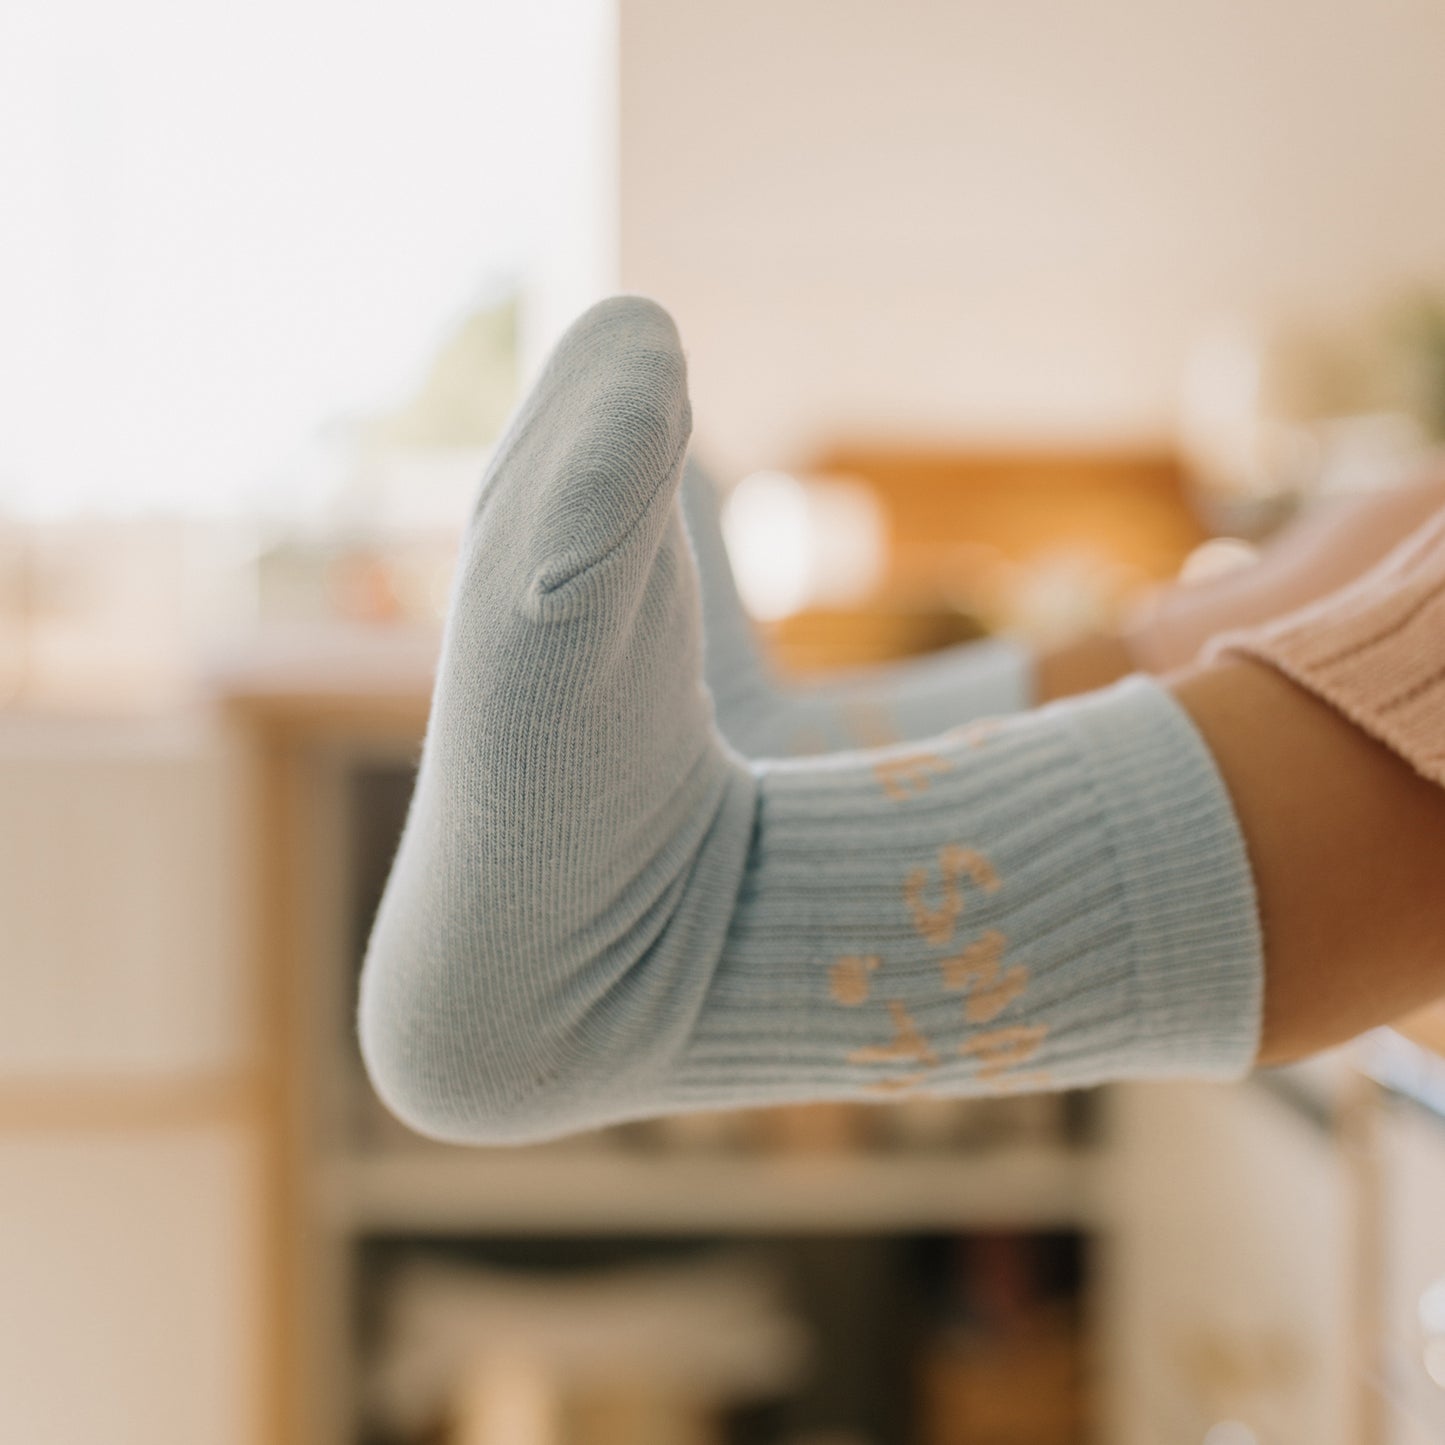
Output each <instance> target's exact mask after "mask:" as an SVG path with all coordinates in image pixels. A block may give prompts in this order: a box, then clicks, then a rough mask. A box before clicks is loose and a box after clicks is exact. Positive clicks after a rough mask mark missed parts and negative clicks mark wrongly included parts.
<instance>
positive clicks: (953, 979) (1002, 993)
mask: <svg viewBox="0 0 1445 1445" xmlns="http://www.w3.org/2000/svg"><path fill="white" fill-rule="evenodd" d="M1007 943H1008V940H1007V939H1006V938H1005V937H1004V936H1003V934H1001V933H1000V932H999V931H998V930H997V929H991V930H990V931H989V932H988V933H985V934H984V935H983V937H982V938H980V939H977V940H976V941H975V942H973V943H971V944H969V946H968V947H967V948H965V949H964V951H963V952H962V953H960V954H959V955H958V956H957V957H955V958H945V959H944V960H943V961H942V963H941V964H940V965H939V967H940V969H941V970H942V972H943V986H944V987H945V988H947V989H953V990H967V992H968V998H967V1000H966V1001H965V1003H964V1006H963V1016H964V1017H965V1018H966V1019H967V1020H968V1021H969V1023H972V1024H986V1023H991V1022H992V1021H993V1020H994V1019H996V1018H997V1017H998V1016H999V1015H1000V1014H1001V1013H1002V1012H1003V1011H1004V1010H1005V1009H1006V1008H1007V1007H1008V1006H1009V1005H1010V1004H1011V1003H1013V1001H1014V1000H1015V999H1017V998H1018V997H1019V996H1020V995H1021V994H1023V993H1024V992H1025V991H1026V990H1027V988H1028V985H1029V971H1028V969H1027V968H1025V967H1024V966H1023V964H1020V963H1016V964H1013V965H1012V966H1011V967H1009V968H1007V969H1004V970H1003V971H1002V972H1000V970H999V964H1000V963H1001V962H1002V960H1003V951H1004V948H1005V947H1006V945H1007Z"/></svg>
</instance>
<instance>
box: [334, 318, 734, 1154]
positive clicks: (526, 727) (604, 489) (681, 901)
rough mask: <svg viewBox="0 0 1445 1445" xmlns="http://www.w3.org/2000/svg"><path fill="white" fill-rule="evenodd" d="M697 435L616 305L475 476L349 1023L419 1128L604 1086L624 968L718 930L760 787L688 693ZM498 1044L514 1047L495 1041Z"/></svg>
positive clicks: (624, 1002) (693, 630)
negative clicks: (422, 984) (419, 984)
mask: <svg viewBox="0 0 1445 1445" xmlns="http://www.w3.org/2000/svg"><path fill="white" fill-rule="evenodd" d="M690 425H691V414H690V409H689V403H688V397H687V389H686V380H685V366H684V360H683V355H682V351H681V349H680V346H679V343H678V337H677V333H676V330H675V329H674V327H673V324H672V321H671V319H670V318H669V317H668V316H667V314H666V313H665V312H664V311H663V310H662V309H661V308H660V307H658V306H656V305H654V304H653V303H651V302H648V301H645V300H641V299H637V298H618V299H615V300H612V301H608V302H605V303H603V304H602V305H600V306H597V307H595V308H594V309H593V310H591V311H590V312H588V313H587V314H586V315H585V316H583V317H582V319H581V320H580V321H578V322H577V323H576V324H575V325H574V326H573V327H572V328H571V330H570V331H569V332H568V333H567V335H566V336H565V337H564V339H563V340H562V342H561V343H560V345H559V346H558V348H557V350H556V352H555V353H554V355H553V356H552V358H551V360H550V362H549V364H548V365H547V367H546V370H545V371H544V373H543V375H542V377H541V378H540V380H539V381H538V382H537V385H536V387H535V389H534V391H533V392H532V394H531V396H530V398H529V399H528V401H527V403H526V404H525V406H524V408H523V409H522V411H521V412H520V413H519V415H518V416H517V418H516V419H515V421H514V422H513V424H512V426H511V427H510V429H509V431H508V433H507V435H506V436H505V437H504V439H503V440H502V442H501V443H500V445H499V446H498V449H497V452H496V455H495V458H494V460H493V461H492V464H491V466H490V468H489V471H488V475H487V477H486V479H485V481H484V482H483V486H482V491H481V495H480V498H479V501H478V504H477V507H476V510H475V514H474V516H473V518H472V522H471V525H470V528H469V529H468V532H467V535H466V537H465V540H464V543H463V547H462V553H461V557H460V561H459V569H458V575H457V580H456V584H455V589H454V596H453V603H452V608H451V612H450V616H449V619H448V625H447V632H446V637H445V641H444V644H443V650H442V658H441V664H440V671H439V676H438V680H437V685H436V692H435V697H434V701H433V711H432V718H431V723H430V726H429V730H428V738H427V744H426V748H425V752H424V756H423V759H422V764H421V769H420V773H419V777H418V780H417V788H416V795H415V799H414V802H413V806H412V810H411V815H410V818H409V821H408V826H407V829H406V835H405V838H404V841H403V843H402V846H401V849H400V853H399V855H398V857H397V860H396V863H395V867H394V870H393V876H392V879H391V882H390V885H389V888H388V891H387V895H386V899H385V903H384V906H383V908H382V911H381V915H380V918H379V920H378V923H377V927H376V934H375V941H374V943H373V947H372V955H373V958H381V959H384V960H385V966H377V967H373V968H371V969H370V970H369V972H368V975H367V979H366V988H365V993H364V998H363V1004H362V1038H363V1044H364V1046H365V1048H366V1052H367V1057H368V1059H369V1061H371V1063H372V1067H373V1072H374V1073H375V1074H376V1075H377V1076H378V1077H380V1078H382V1079H385V1080H387V1081H389V1083H390V1085H391V1090H392V1092H393V1093H394V1094H396V1095H397V1097H395V1098H394V1099H393V1102H394V1104H395V1105H396V1107H397V1108H398V1109H399V1111H400V1112H402V1113H403V1114H421V1115H423V1116H425V1117H426V1118H428V1119H429V1120H431V1122H432V1126H433V1128H434V1129H436V1130H440V1131H442V1132H447V1131H451V1130H454V1129H460V1130H462V1131H463V1132H473V1133H474V1132H476V1131H477V1130H478V1129H482V1130H485V1129H486V1127H487V1125H486V1120H485V1118H479V1113H482V1114H485V1113H494V1114H495V1115H496V1117H497V1119H498V1121H499V1122H498V1125H497V1127H498V1128H505V1129H520V1130H523V1131H526V1130H527V1129H528V1128H529V1127H530V1126H531V1125H532V1124H533V1110H534V1109H538V1110H542V1111H543V1112H544V1113H545V1112H546V1109H547V1104H546V1100H547V1096H548V1093H549V1089H550V1088H551V1086H552V1085H553V1084H555V1082H556V1081H557V1080H558V1079H559V1078H560V1077H562V1076H563V1075H564V1074H565V1075H566V1076H567V1077H569V1078H570V1077H575V1074H576V1070H577V1067H578V1066H579V1065H582V1066H584V1067H585V1064H586V1060H587V1059H588V1057H589V1056H590V1055H593V1054H596V1055H597V1056H599V1057H605V1058H607V1059H608V1061H609V1062H608V1067H609V1069H611V1068H612V1067H613V1065H612V1056H611V1054H610V1052H609V1051H610V1049H611V1040H612V1038H613V1036H614V1034H615V1032H616V1027H617V1025H618V1023H619V1021H625V1020H627V1019H629V1018H630V1017H632V1016H635V1015H636V1014H637V1013H638V1012H641V1013H642V1014H644V1015H646V1016H649V1017H651V1016H655V1015H656V1014H657V1012H658V1011H659V1010H662V1011H664V1012H665V1011H666V999H667V995H668V992H669V990H670V989H671V988H672V987H673V982H672V981H671V980H670V979H669V976H668V971H667V970H666V969H664V968H654V969H650V970H644V969H638V968H636V967H635V965H636V963H637V960H638V958H639V955H640V954H643V953H646V952H647V951H648V950H652V951H654V952H655V953H656V954H657V955H658V956H660V957H661V956H665V957H667V958H674V957H676V958H686V957H687V956H689V954H690V952H691V951H693V950H694V949H696V950H699V951H704V952H705V951H706V950H707V949H709V948H711V949H713V950H715V949H716V947H717V943H718V941H719V939H720V937H721V933H722V931H723V929H724V928H725V926H726V922H727V919H728V915H729V914H730V912H731V909H732V901H733V895H734V893H735V892H736V888H737V883H738V880H739V878H740V877H741V873H742V866H743V858H744V854H745V852H746V848H747V842H748V826H749V821H750V819H751V813H752V807H753V781H752V779H751V777H750V775H749V774H748V773H747V771H746V770H745V769H744V768H743V767H742V766H741V764H740V763H739V762H738V760H737V759H736V758H735V757H732V756H731V755H729V754H727V753H726V752H725V750H724V748H723V746H722V745H721V743H720V741H719V740H718V738H717V737H716V734H715V733H714V732H713V729H712V725H711V703H710V700H709V698H708V695H707V692H706V690H705V688H704V687H703V686H702V682H701V658H700V638H701V624H700V621H699V616H698V601H697V590H696V577H695V572H694V568H693V563H692V559H691V556H690V553H689V550H688V544H687V541H686V538H685V535H684V532H683V528H682V523H681V518H680V515H679V511H678V508H677V504H676V498H675V491H676V486H677V482H678V477H679V474H680V471H681V468H682V465H683V458H684V454H685V450H686V446H687V441H688V434H689V430H690ZM738 819H741V820H743V825H742V826H741V827H738V826H736V825H735V826H733V827H731V828H728V827H724V826H721V824H723V823H724V822H726V821H727V820H734V822H736V820H738ZM419 975H425V976H426V977H427V979H428V980H429V982H428V985H427V987H426V988H425V989H420V990H419V989H417V988H416V987H414V986H413V985H414V983H415V980H416V978H417V977H418V976H419ZM641 995H645V996H646V997H640V996H641ZM452 1020H456V1021H457V1022H458V1024H459V1027H457V1028H452V1027H450V1026H449V1025H450V1022H451V1021H452ZM467 1020H481V1021H485V1023H486V1029H485V1030H483V1031H481V1032H478V1031H477V1030H476V1029H474V1028H470V1027H468V1026H467V1024H466V1021H467ZM497 1028H503V1029H505V1030H510V1031H511V1033H512V1035H513V1037H514V1038H515V1039H517V1040H518V1041H519V1043H520V1042H523V1041H524V1043H525V1046H524V1047H519V1048H516V1049H514V1050H512V1051H510V1052H504V1051H502V1050H500V1049H497V1048H495V1047H488V1043H487V1038H486V1035H487V1034H488V1033H489V1032H490V1031H491V1030H495V1029H497ZM663 1034H664V1036H662V1037H659V1038H658V1039H656V1040H655V1043H656V1045H657V1047H660V1048H661V1047H666V1046H667V1043H668V1040H667V1039H666V1037H665V1031H663ZM635 1043H636V1041H634V1040H632V1039H630V1038H629V1043H628V1047H629V1048H630V1049H632V1048H634V1045H635ZM646 1052H647V1050H646V1047H645V1044H644V1045H642V1046H639V1047H636V1048H635V1052H634V1055H633V1057H631V1058H629V1059H627V1060H624V1061H622V1064H621V1067H622V1068H623V1069H624V1070H625V1069H626V1068H629V1067H633V1068H644V1067H645V1066H646V1064H647V1060H646V1057H645V1054H646Z"/></svg>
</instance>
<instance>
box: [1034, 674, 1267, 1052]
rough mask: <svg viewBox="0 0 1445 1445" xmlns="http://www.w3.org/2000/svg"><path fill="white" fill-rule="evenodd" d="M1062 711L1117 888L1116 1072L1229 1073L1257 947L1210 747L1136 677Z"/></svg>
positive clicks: (1242, 865) (1252, 1037) (1258, 987)
mask: <svg viewBox="0 0 1445 1445" xmlns="http://www.w3.org/2000/svg"><path fill="white" fill-rule="evenodd" d="M1057 712H1058V716H1059V718H1060V720H1061V721H1063V720H1067V723H1066V725H1067V726H1069V727H1070V728H1071V729H1072V731H1073V732H1074V734H1075V737H1076V740H1077V743H1078V746H1079V749H1080V753H1081V755H1082V757H1083V760H1084V763H1085V775H1086V776H1087V777H1088V778H1089V780H1090V785H1091V786H1092V787H1093V788H1094V789H1095V790H1096V792H1097V794H1098V804H1099V814H1100V816H1101V817H1102V819H1103V820H1104V828H1105V840H1104V845H1105V846H1107V847H1108V848H1110V849H1111V850H1112V852H1113V855H1114V858H1115V861H1116V863H1117V868H1118V877H1119V882H1120V887H1121V889H1122V893H1123V900H1122V901H1123V912H1124V916H1125V918H1126V920H1127V923H1128V940H1129V942H1128V946H1129V948H1130V951H1131V954H1132V957H1131V960H1130V977H1131V980H1132V984H1131V987H1132V992H1133V999H1132V1009H1131V1012H1132V1015H1133V1018H1134V1023H1135V1035H1134V1041H1133V1043H1132V1044H1131V1045H1130V1046H1129V1048H1128V1049H1127V1050H1126V1051H1125V1055H1126V1057H1125V1058H1124V1059H1123V1060H1122V1061H1121V1062H1122V1064H1123V1066H1124V1067H1123V1070H1121V1071H1127V1072H1129V1073H1138V1074H1140V1075H1147V1076H1151V1077H1159V1076H1169V1075H1179V1076H1187V1077H1192V1078H1199V1077H1205V1078H1220V1079H1231V1078H1238V1077H1240V1076H1241V1075H1243V1074H1245V1073H1247V1072H1248V1070H1249V1068H1250V1066H1251V1064H1252V1063H1253V1060H1254V1058H1255V1055H1256V1053H1257V1052H1258V1046H1259V1034H1260V1025H1261V1015H1262V1004H1263V971H1264V969H1263V954H1264V950H1263V941H1262V936H1261V929H1260V923H1259V908H1258V901H1257V897H1256V893H1255V887H1254V876H1253V872H1252V870H1251V868H1250V864H1249V858H1248V855H1247V852H1246V849H1245V843H1244V837H1243V834H1242V833H1241V831H1240V827H1239V822H1238V819H1237V817H1236V815H1235V811H1234V805H1233V803H1232V801H1231V799H1230V797H1229V793H1228V790H1227V789H1226V787H1225V784H1224V780H1223V778H1222V777H1221V776H1220V773H1219V769H1218V767H1217V766H1216V765H1215V762H1214V758H1213V755H1212V754H1211V753H1210V751H1209V749H1208V747H1207V745H1206V744H1205V742H1204V739H1203V738H1202V737H1201V736H1200V734H1199V731H1198V729H1197V728H1196V727H1195V726H1194V724H1193V722H1192V720H1191V719H1190V718H1189V716H1188V714H1187V713H1185V711H1184V709H1183V708H1182V707H1180V706H1179V704H1178V703H1177V702H1176V701H1175V700H1174V698H1173V697H1172V696H1171V695H1170V694H1169V692H1167V691H1166V690H1165V689H1164V688H1162V687H1160V686H1159V685H1158V684H1157V683H1154V682H1152V681H1149V680H1147V679H1145V678H1141V677H1135V678H1129V679H1126V680H1125V681H1124V682H1121V683H1118V684H1116V685H1115V686H1114V687H1111V688H1109V689H1107V690H1105V691H1103V692H1101V693H1099V694H1096V695H1094V696H1092V697H1089V698H1085V699H1081V700H1076V701H1074V702H1073V703H1071V704H1069V705H1068V706H1067V707H1059V708H1058V709H1057Z"/></svg>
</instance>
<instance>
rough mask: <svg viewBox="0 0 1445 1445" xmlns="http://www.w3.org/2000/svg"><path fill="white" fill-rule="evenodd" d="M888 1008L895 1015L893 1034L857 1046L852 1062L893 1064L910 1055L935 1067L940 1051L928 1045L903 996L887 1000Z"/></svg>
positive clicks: (850, 1055) (909, 1057) (910, 1058)
mask: <svg viewBox="0 0 1445 1445" xmlns="http://www.w3.org/2000/svg"><path fill="white" fill-rule="evenodd" d="M888 1012H889V1013H890V1014H891V1015H892V1017H893V1037H892V1039H890V1040H889V1041H888V1042H887V1043H886V1044H867V1045H865V1046H864V1047H863V1048H861V1049H854V1050H853V1052H852V1053H851V1054H849V1055H848V1062H849V1063H850V1064H893V1063H897V1062H899V1060H903V1059H908V1060H912V1061H914V1062H916V1063H920V1064H927V1065H928V1066H929V1068H932V1067H933V1066H934V1065H935V1064H936V1063H937V1062H938V1055H937V1054H935V1053H934V1052H933V1049H932V1048H931V1047H930V1046H929V1043H928V1040H927V1039H926V1038H924V1037H923V1035H922V1034H921V1033H920V1032H919V1031H918V1025H917V1024H916V1023H914V1022H913V1018H912V1015H911V1014H909V1012H908V1010H907V1009H906V1008H905V1007H904V1004H903V1000H902V999H901V998H891V999H889V1000H888Z"/></svg>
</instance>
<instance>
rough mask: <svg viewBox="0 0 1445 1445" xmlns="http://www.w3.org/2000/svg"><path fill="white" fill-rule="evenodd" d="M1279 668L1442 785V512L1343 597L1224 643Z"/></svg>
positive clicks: (1227, 649)
mask: <svg viewBox="0 0 1445 1445" xmlns="http://www.w3.org/2000/svg"><path fill="white" fill-rule="evenodd" d="M1223 653H1235V654H1239V655H1242V656H1246V657H1255V658H1258V659H1260V660H1261V661H1263V662H1267V663H1270V664H1271V665H1272V666H1274V667H1276V668H1278V669H1279V670H1280V671H1281V672H1282V673H1284V675H1285V676H1286V677H1289V678H1291V679H1293V681H1295V682H1296V683H1298V684H1299V685H1300V686H1301V687H1304V688H1307V689H1308V690H1309V691H1310V692H1313V693H1314V694H1315V695H1316V696H1318V697H1320V698H1323V699H1324V701H1326V702H1328V703H1330V704H1331V705H1332V706H1333V707H1335V708H1337V709H1338V710H1339V711H1340V712H1342V713H1343V714H1344V715H1345V716H1346V717H1347V718H1349V719H1350V721H1351V722H1353V723H1355V724H1356V725H1357V726H1359V727H1361V728H1363V729H1364V730H1365V731H1366V732H1367V733H1369V734H1370V735H1371V736H1372V737H1375V738H1377V739H1378V740H1379V741H1380V742H1382V743H1384V744H1385V745H1386V746H1387V747H1389V748H1392V749H1393V750H1394V751H1395V752H1397V753H1398V754H1399V755H1400V756H1401V757H1402V758H1404V759H1405V761H1406V762H1408V763H1409V764H1410V765H1411V766H1412V767H1414V768H1415V770H1416V771H1417V772H1419V773H1420V774H1422V775H1423V776H1424V777H1426V778H1429V779H1430V781H1431V782H1434V783H1440V784H1442V785H1445V513H1441V514H1439V515H1437V516H1436V517H1435V519H1434V520H1433V521H1431V522H1430V523H1428V524H1427V525H1426V526H1425V527H1423V528H1421V529H1420V531H1419V532H1417V533H1415V535H1414V536H1413V537H1411V538H1410V539H1409V540H1408V541H1407V542H1406V543H1405V544H1404V545H1403V546H1402V547H1401V548H1400V549H1399V550H1398V551H1396V552H1394V553H1393V554H1392V555H1391V556H1390V557H1388V558H1386V560H1385V561H1384V562H1383V563H1381V565H1380V566H1379V567H1377V568H1375V569H1374V570H1373V571H1372V572H1370V573H1368V574H1367V575H1366V576H1365V577H1363V578H1361V579H1360V580H1359V581H1358V582H1356V583H1355V584H1354V585H1352V586H1350V587H1347V588H1346V589H1344V590H1343V591H1342V592H1337V593H1335V594H1334V595H1333V596H1331V597H1328V598H1326V599H1324V600H1323V601H1322V602H1318V603H1316V604H1314V605H1313V606H1311V607H1306V608H1303V609H1302V610H1300V611H1298V612H1294V613H1291V614H1290V615H1289V616H1287V617H1284V618H1281V619H1280V620H1279V621H1277V622H1274V623H1271V624H1269V625H1267V626H1265V627H1260V628H1255V629H1253V630H1251V631H1249V632H1241V633H1233V634H1230V635H1228V636H1225V637H1222V638H1220V639H1219V640H1218V641H1217V642H1216V643H1215V644H1214V645H1213V646H1212V647H1211V649H1210V655H1213V656H1218V655H1220V654H1223Z"/></svg>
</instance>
